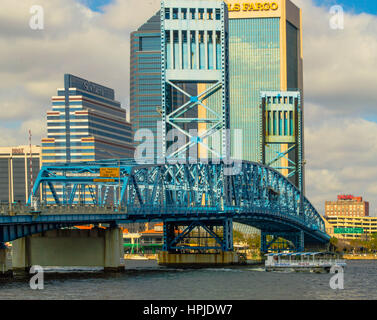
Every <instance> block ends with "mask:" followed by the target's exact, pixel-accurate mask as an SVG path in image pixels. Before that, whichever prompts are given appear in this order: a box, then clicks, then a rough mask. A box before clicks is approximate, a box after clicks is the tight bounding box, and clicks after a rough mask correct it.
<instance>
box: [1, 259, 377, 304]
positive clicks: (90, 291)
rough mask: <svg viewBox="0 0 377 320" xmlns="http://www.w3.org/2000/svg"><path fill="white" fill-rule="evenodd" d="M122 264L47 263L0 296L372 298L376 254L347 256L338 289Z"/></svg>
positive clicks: (277, 277)
mask: <svg viewBox="0 0 377 320" xmlns="http://www.w3.org/2000/svg"><path fill="white" fill-rule="evenodd" d="M126 264H127V266H126V272H125V273H121V274H104V273H102V272H99V271H98V270H94V269H92V270H90V271H88V270H87V271H86V272H82V271H81V272H77V271H78V270H75V269H70V270H68V269H64V270H61V269H60V270H51V269H50V270H47V272H46V273H45V279H44V289H43V290H31V289H30V286H29V280H21V279H18V280H14V279H13V280H0V299H58V300H62V299H70V300H72V299H116V300H117V299H126V300H134V299H135V300H144V299H148V300H186V299H190V300H192V299H195V300H250V299H263V300H264V299H289V300H302V299H309V300H313V299H319V300H321V299H342V300H343V299H377V260H375V261H348V262H347V267H346V269H345V272H344V289H343V290H333V289H331V288H330V285H329V281H330V278H331V277H332V276H333V275H332V274H314V273H295V272H265V271H264V270H263V268H258V267H252V266H243V267H226V268H204V269H169V268H166V267H159V266H158V265H157V263H156V262H155V261H153V260H150V261H135V260H126ZM68 271H69V272H68Z"/></svg>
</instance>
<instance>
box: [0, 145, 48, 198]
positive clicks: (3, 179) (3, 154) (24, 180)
mask: <svg viewBox="0 0 377 320" xmlns="http://www.w3.org/2000/svg"><path fill="white" fill-rule="evenodd" d="M41 160H42V159H41V147H40V146H35V145H33V146H31V150H30V146H17V147H1V148H0V203H13V202H19V201H20V202H21V203H26V202H27V200H28V197H29V194H30V191H31V181H35V178H36V177H37V175H38V173H39V169H40V167H41V163H42V161H41ZM30 168H32V170H30ZM32 179H33V180H32Z"/></svg>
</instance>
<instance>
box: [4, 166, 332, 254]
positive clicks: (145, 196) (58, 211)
mask: <svg viewBox="0 0 377 320" xmlns="http://www.w3.org/2000/svg"><path fill="white" fill-rule="evenodd" d="M104 168H107V169H111V168H112V169H115V168H117V169H118V170H119V176H118V177H113V178H112V179H109V178H103V177H101V176H100V172H101V170H103V169H104ZM33 194H34V195H38V194H39V195H41V199H40V200H41V203H42V205H41V207H40V210H37V212H32V210H31V208H30V207H21V206H20V207H18V208H17V206H16V207H13V208H12V209H10V208H6V207H2V209H1V210H2V211H1V215H0V242H7V241H12V240H15V239H18V238H22V237H25V236H29V235H32V234H36V233H40V232H43V231H48V230H54V229H60V228H65V227H71V226H75V225H86V224H95V225H96V224H100V223H102V224H103V223H106V224H109V225H110V226H117V225H119V224H127V223H133V222H164V251H168V252H180V251H182V250H185V249H187V248H188V246H187V244H188V241H187V237H188V236H189V234H190V232H191V231H192V230H194V229H195V228H196V227H202V228H203V229H204V230H205V231H206V232H207V233H208V235H209V237H211V238H212V239H213V241H212V242H211V244H210V245H207V246H206V247H205V248H203V247H200V248H194V247H192V246H190V247H189V249H190V250H195V249H198V250H199V249H200V250H203V249H207V250H211V249H213V250H220V251H232V250H233V240H232V239H233V235H232V230H233V228H232V223H233V222H239V223H242V224H246V225H249V226H253V227H256V228H258V229H260V230H261V235H262V237H261V250H262V252H267V251H268V249H269V248H270V247H271V245H272V244H273V243H274V242H275V241H277V239H278V238H284V239H286V240H288V241H289V242H290V243H291V244H292V249H293V250H296V251H302V250H304V248H305V246H307V245H317V244H318V245H321V244H326V243H328V241H329V239H330V237H329V236H328V235H327V234H326V232H325V224H324V221H323V220H322V218H321V216H320V214H319V213H318V212H317V211H316V209H315V208H314V207H313V206H312V204H311V203H310V202H309V201H308V199H306V197H304V196H303V195H302V194H301V193H300V192H299V190H298V189H297V188H296V187H295V186H294V185H293V184H292V183H291V182H290V181H289V180H288V179H286V178H285V177H284V176H283V175H281V174H280V173H279V172H277V171H275V170H274V169H271V168H268V167H266V166H263V165H261V164H258V163H253V162H246V161H243V162H234V163H233V164H231V165H227V164H226V163H224V162H223V161H218V162H210V161H209V162H199V163H192V164H179V163H175V164H159V165H153V164H137V163H135V162H134V161H132V160H121V161H119V160H107V161H97V162H90V163H89V162H88V163H80V164H61V165H53V166H44V167H43V168H42V169H41V171H40V173H39V175H38V177H37V179H36V183H35V185H34V190H33ZM51 199H52V200H51ZM29 201H30V200H29ZM29 205H30V203H29ZM177 230H180V231H179V232H178V233H177ZM219 230H220V231H219Z"/></svg>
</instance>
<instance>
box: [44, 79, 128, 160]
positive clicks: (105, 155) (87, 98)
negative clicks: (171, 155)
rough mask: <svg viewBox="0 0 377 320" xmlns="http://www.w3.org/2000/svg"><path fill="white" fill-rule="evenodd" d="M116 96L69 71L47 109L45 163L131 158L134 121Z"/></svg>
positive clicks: (107, 89)
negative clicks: (128, 118) (50, 108)
mask: <svg viewBox="0 0 377 320" xmlns="http://www.w3.org/2000/svg"><path fill="white" fill-rule="evenodd" d="M114 97H115V94H114V90H113V89H110V88H107V87H104V86H101V85H99V84H96V83H93V82H90V81H88V80H85V79H81V78H78V77H75V76H73V75H70V74H66V75H65V76H64V88H62V89H58V95H57V96H54V97H52V110H51V111H48V112H47V138H44V139H42V154H43V163H44V164H48V163H55V162H81V161H95V160H102V159H119V158H132V157H133V152H134V149H133V146H132V133H131V124H130V123H129V122H127V121H126V110H125V109H122V108H121V105H120V103H119V102H117V101H116V100H114Z"/></svg>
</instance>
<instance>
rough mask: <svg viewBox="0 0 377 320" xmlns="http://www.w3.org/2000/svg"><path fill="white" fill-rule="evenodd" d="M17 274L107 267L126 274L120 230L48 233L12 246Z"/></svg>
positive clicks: (71, 230)
mask: <svg viewBox="0 0 377 320" xmlns="http://www.w3.org/2000/svg"><path fill="white" fill-rule="evenodd" d="M12 247H13V248H12V250H13V256H12V264H13V271H14V273H25V272H27V273H28V272H29V269H30V267H31V266H33V265H39V266H42V267H52V266H54V267H55V266H57V267H103V268H104V271H109V272H117V271H122V270H124V259H123V238H122V231H121V230H120V229H119V228H109V229H98V228H94V229H91V230H78V229H60V230H52V231H46V232H42V233H39V234H35V235H32V236H28V237H24V238H21V239H17V240H15V241H13V243H12Z"/></svg>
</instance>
